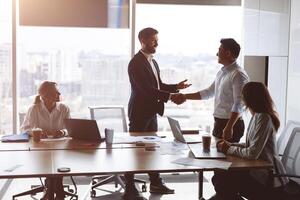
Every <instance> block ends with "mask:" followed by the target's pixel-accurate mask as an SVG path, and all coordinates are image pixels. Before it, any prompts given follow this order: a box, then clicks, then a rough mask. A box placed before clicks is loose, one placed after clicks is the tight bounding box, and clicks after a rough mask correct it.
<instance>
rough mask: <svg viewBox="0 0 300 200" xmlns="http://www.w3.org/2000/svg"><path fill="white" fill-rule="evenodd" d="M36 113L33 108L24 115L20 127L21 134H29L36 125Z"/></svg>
mask: <svg viewBox="0 0 300 200" xmlns="http://www.w3.org/2000/svg"><path fill="white" fill-rule="evenodd" d="M36 121H37V119H36V113H35V109H34V106H32V107H30V108H29V109H28V112H27V113H26V115H25V119H24V121H23V123H22V125H21V128H20V129H21V132H29V131H30V130H31V129H32V128H34V126H35V125H36Z"/></svg>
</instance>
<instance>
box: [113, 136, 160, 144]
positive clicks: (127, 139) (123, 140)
mask: <svg viewBox="0 0 300 200" xmlns="http://www.w3.org/2000/svg"><path fill="white" fill-rule="evenodd" d="M160 141H161V138H160V137H159V136H124V137H123V136H116V137H114V139H113V143H114V144H134V143H137V142H143V143H154V142H160Z"/></svg>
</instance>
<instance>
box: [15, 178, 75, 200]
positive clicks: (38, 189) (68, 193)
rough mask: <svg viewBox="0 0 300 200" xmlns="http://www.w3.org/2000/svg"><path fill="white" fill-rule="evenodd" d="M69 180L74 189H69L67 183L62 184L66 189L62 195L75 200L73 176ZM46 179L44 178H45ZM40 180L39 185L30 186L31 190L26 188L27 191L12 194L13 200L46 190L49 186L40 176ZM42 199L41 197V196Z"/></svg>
mask: <svg viewBox="0 0 300 200" xmlns="http://www.w3.org/2000/svg"><path fill="white" fill-rule="evenodd" d="M70 178H71V181H72V183H73V185H74V188H75V190H73V189H71V188H70V187H69V185H63V187H64V188H67V191H64V195H65V196H70V197H71V199H74V200H77V199H78V195H77V187H76V183H75V181H74V179H73V177H72V176H71V177H70ZM45 180H46V179H45ZM40 181H41V185H39V186H31V190H28V191H25V192H21V193H18V194H15V195H13V198H12V199H13V200H14V199H15V198H16V197H21V196H26V195H31V196H34V195H36V194H37V193H40V192H46V191H47V190H48V189H49V188H47V187H46V186H45V185H44V183H43V180H42V178H40ZM42 199H43V198H42Z"/></svg>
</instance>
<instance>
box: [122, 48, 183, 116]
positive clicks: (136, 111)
mask: <svg viewBox="0 0 300 200" xmlns="http://www.w3.org/2000/svg"><path fill="white" fill-rule="evenodd" d="M153 63H154V65H155V67H156V70H157V73H158V79H159V84H160V90H158V89H157V88H158V87H157V81H156V78H155V75H154V73H153V70H152V68H151V65H150V64H149V62H148V60H147V58H146V57H145V55H143V53H142V52H140V51H139V52H138V53H137V54H136V55H135V56H134V57H133V58H132V59H131V61H130V62H129V65H128V75H129V80H130V84H131V96H130V100H129V103H128V117H129V120H143V119H148V118H151V117H153V116H156V113H158V114H160V115H163V113H164V102H167V101H168V99H169V95H170V93H175V92H178V91H177V89H176V84H165V83H163V82H162V81H161V79H160V73H159V67H158V64H157V63H156V61H155V60H153Z"/></svg>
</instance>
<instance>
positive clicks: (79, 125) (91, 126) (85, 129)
mask: <svg viewBox="0 0 300 200" xmlns="http://www.w3.org/2000/svg"><path fill="white" fill-rule="evenodd" d="M64 122H65V126H66V129H67V131H68V134H69V136H70V137H72V138H73V139H77V140H91V141H98V142H103V141H104V140H105V139H104V138H101V135H100V132H99V129H98V125H97V122H96V120H91V119H65V120H64Z"/></svg>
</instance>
